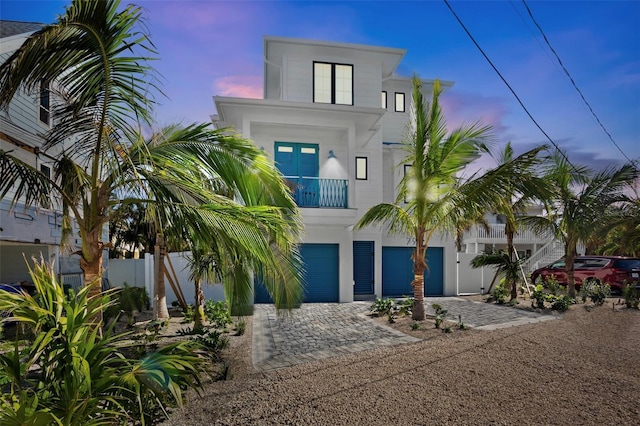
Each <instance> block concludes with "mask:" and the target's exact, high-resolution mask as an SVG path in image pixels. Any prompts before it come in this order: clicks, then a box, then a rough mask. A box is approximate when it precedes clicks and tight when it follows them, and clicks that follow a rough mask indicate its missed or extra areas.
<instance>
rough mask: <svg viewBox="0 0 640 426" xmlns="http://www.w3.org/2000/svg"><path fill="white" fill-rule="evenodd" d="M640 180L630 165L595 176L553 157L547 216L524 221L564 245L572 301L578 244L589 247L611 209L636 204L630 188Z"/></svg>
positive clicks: (560, 155) (563, 157)
mask: <svg viewBox="0 0 640 426" xmlns="http://www.w3.org/2000/svg"><path fill="white" fill-rule="evenodd" d="M639 176H640V174H639V172H638V169H637V167H636V166H635V165H633V164H631V163H629V164H624V165H622V166H621V167H618V168H615V167H609V168H606V169H604V170H602V171H599V172H593V171H591V170H590V169H588V168H586V167H584V166H575V165H573V164H571V163H570V162H569V160H568V158H567V157H566V155H565V154H564V153H562V152H559V151H556V152H555V153H554V154H553V155H552V156H551V165H550V168H549V170H548V171H547V173H546V176H545V178H547V179H548V181H549V183H550V185H552V186H553V190H554V191H553V198H552V199H551V205H550V206H549V207H548V208H547V212H548V215H547V216H546V217H541V216H528V217H526V218H523V221H524V222H525V223H527V224H529V225H530V226H532V227H533V228H534V230H537V231H539V232H542V231H545V230H548V231H551V232H552V233H553V235H554V236H555V237H556V238H557V239H558V240H559V241H562V242H563V243H564V259H565V271H566V273H567V286H568V292H569V296H570V297H573V298H575V295H576V289H575V278H574V273H573V266H574V259H575V257H576V255H577V245H578V242H579V241H582V242H585V243H589V242H590V241H591V240H592V239H593V238H594V236H595V235H596V231H597V230H598V229H599V228H601V226H602V224H603V223H607V222H608V221H609V218H608V217H607V213H608V212H610V211H611V207H612V206H618V207H622V206H626V205H629V204H630V203H631V202H633V200H632V199H631V198H630V197H629V195H627V193H631V190H632V186H631V185H632V184H633V183H634V182H635V181H636V179H638V177H639Z"/></svg>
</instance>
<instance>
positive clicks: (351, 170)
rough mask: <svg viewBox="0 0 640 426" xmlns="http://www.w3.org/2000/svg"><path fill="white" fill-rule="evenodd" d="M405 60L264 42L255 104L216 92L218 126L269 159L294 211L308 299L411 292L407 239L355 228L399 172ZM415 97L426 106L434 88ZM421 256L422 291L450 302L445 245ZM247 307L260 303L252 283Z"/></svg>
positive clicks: (311, 43)
mask: <svg viewBox="0 0 640 426" xmlns="http://www.w3.org/2000/svg"><path fill="white" fill-rule="evenodd" d="M405 52H406V51H405V50H403V49H397V48H388V47H378V46H368V45H357V44H347V43H334V42H325V41H315V40H303V39H296V38H281V37H265V38H264V99H247V98H234V97H220V96H214V102H215V106H216V109H217V115H215V116H213V117H212V119H213V121H214V123H215V124H216V126H217V127H219V128H222V127H226V126H232V127H234V128H235V130H236V131H237V132H239V133H241V134H243V135H244V136H245V137H247V138H250V139H252V140H253V141H254V142H255V144H256V145H257V146H259V147H262V149H264V151H265V152H267V153H268V154H269V155H270V156H272V158H273V159H274V160H275V162H276V164H277V167H278V168H279V170H280V171H281V172H282V174H283V175H284V176H285V178H286V179H287V181H288V184H289V186H290V188H291V191H292V194H293V196H294V198H295V200H296V202H297V204H298V206H299V207H300V208H301V212H302V217H303V222H304V227H305V235H304V241H303V244H302V246H301V254H302V257H303V260H304V264H305V268H306V279H305V285H306V290H305V301H306V302H348V301H352V300H354V299H355V300H358V299H367V298H371V297H373V296H374V295H377V296H402V295H409V294H412V288H411V285H410V283H411V281H412V279H413V269H412V261H411V251H412V248H413V246H414V243H413V242H412V241H411V239H407V238H406V237H398V236H389V235H387V233H386V232H384V230H382V229H378V228H373V227H371V228H368V229H363V230H359V231H356V230H354V229H353V228H354V224H355V223H356V222H357V221H358V219H359V218H360V217H362V215H363V214H364V213H365V212H366V211H367V210H368V209H369V208H370V207H372V206H374V205H376V204H379V203H381V202H394V200H395V198H396V187H397V185H398V183H399V182H400V179H401V178H402V176H403V173H404V168H403V167H402V166H401V167H395V166H396V165H397V164H398V163H399V162H400V161H401V159H402V158H403V153H402V152H401V151H400V141H401V140H403V138H404V137H405V132H406V131H407V130H406V129H407V125H408V123H409V118H410V103H411V78H410V77H399V76H397V75H396V69H397V67H398V65H399V64H400V62H401V60H402V59H403V57H404V55H405ZM452 84H453V83H452V82H447V81H443V82H442V85H443V88H444V89H445V90H446V89H448V88H449V87H450V86H451V85H452ZM424 90H425V97H426V98H427V99H429V98H430V97H431V96H432V92H431V91H432V90H433V81H432V80H425V82H424ZM405 166H406V167H408V166H410V165H408V164H407V165H405ZM427 258H428V262H429V272H428V274H427V276H426V280H425V283H426V284H425V294H426V295H450V294H455V292H456V281H455V280H456V266H455V246H454V244H453V241H452V239H451V238H442V239H441V238H438V237H435V238H432V240H431V242H430V247H429V250H428V253H427ZM448 259H451V261H449V260H448ZM255 299H256V302H258V303H259V302H265V301H268V300H269V297H268V295H267V294H266V292H265V291H264V289H263V288H261V286H259V285H258V286H256V296H255Z"/></svg>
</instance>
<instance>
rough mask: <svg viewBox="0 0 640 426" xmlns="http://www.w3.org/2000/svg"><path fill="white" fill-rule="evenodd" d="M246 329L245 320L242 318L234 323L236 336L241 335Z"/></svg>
mask: <svg viewBox="0 0 640 426" xmlns="http://www.w3.org/2000/svg"><path fill="white" fill-rule="evenodd" d="M246 330H247V322H246V321H245V320H244V319H241V320H239V321H238V322H237V323H236V336H242V335H243V334H244V333H245V331H246Z"/></svg>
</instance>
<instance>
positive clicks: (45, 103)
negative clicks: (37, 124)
mask: <svg viewBox="0 0 640 426" xmlns="http://www.w3.org/2000/svg"><path fill="white" fill-rule="evenodd" d="M50 109H51V91H50V90H49V83H48V82H46V81H44V80H42V81H41V82H40V107H39V110H40V121H41V122H43V123H44V124H46V125H49V124H50V122H49V119H50V118H51V113H50Z"/></svg>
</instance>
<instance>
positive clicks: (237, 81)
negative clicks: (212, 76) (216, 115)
mask: <svg viewBox="0 0 640 426" xmlns="http://www.w3.org/2000/svg"><path fill="white" fill-rule="evenodd" d="M213 90H214V93H215V94H216V95H219V96H233V97H237V98H253V99H261V98H262V97H263V96H262V90H263V88H262V77H259V76H255V75H248V76H246V75H245V76H227V77H222V78H219V79H217V80H216V81H215V82H214V85H213Z"/></svg>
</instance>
